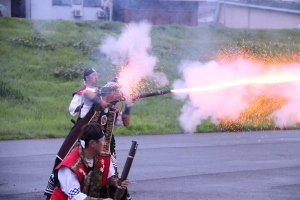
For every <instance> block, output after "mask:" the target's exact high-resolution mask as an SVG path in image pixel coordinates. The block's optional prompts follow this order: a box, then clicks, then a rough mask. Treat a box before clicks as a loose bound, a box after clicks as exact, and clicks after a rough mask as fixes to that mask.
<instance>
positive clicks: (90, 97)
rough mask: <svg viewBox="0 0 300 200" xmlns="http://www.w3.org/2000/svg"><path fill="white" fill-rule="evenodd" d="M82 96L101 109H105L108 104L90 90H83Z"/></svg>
mask: <svg viewBox="0 0 300 200" xmlns="http://www.w3.org/2000/svg"><path fill="white" fill-rule="evenodd" d="M83 96H84V97H85V98H87V99H88V100H90V101H92V102H93V103H95V104H97V105H100V107H101V108H102V109H105V108H107V107H108V106H109V105H110V103H108V102H106V101H103V100H102V99H100V97H98V96H97V94H96V93H94V92H92V91H89V90H85V91H83Z"/></svg>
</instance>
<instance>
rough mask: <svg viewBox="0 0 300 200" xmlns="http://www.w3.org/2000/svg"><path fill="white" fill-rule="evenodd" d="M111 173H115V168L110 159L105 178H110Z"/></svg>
mask: <svg viewBox="0 0 300 200" xmlns="http://www.w3.org/2000/svg"><path fill="white" fill-rule="evenodd" d="M113 175H116V170H115V168H114V165H113V163H112V162H111V160H110V164H109V170H108V175H107V178H110V177H112V176H113Z"/></svg>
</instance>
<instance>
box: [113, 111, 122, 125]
mask: <svg viewBox="0 0 300 200" xmlns="http://www.w3.org/2000/svg"><path fill="white" fill-rule="evenodd" d="M122 114H123V113H122V112H121V111H120V112H119V114H118V116H117V119H116V122H115V126H124V123H123V120H122Z"/></svg>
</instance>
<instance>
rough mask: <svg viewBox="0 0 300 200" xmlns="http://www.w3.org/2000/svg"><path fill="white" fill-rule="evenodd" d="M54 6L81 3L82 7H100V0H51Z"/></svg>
mask: <svg viewBox="0 0 300 200" xmlns="http://www.w3.org/2000/svg"><path fill="white" fill-rule="evenodd" d="M52 5H54V6H71V5H83V6H84V7H100V6H101V5H102V0H52Z"/></svg>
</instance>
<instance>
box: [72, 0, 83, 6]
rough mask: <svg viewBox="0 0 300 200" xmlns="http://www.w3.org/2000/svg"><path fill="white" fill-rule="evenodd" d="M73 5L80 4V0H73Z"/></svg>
mask: <svg viewBox="0 0 300 200" xmlns="http://www.w3.org/2000/svg"><path fill="white" fill-rule="evenodd" d="M73 5H82V0H73Z"/></svg>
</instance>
